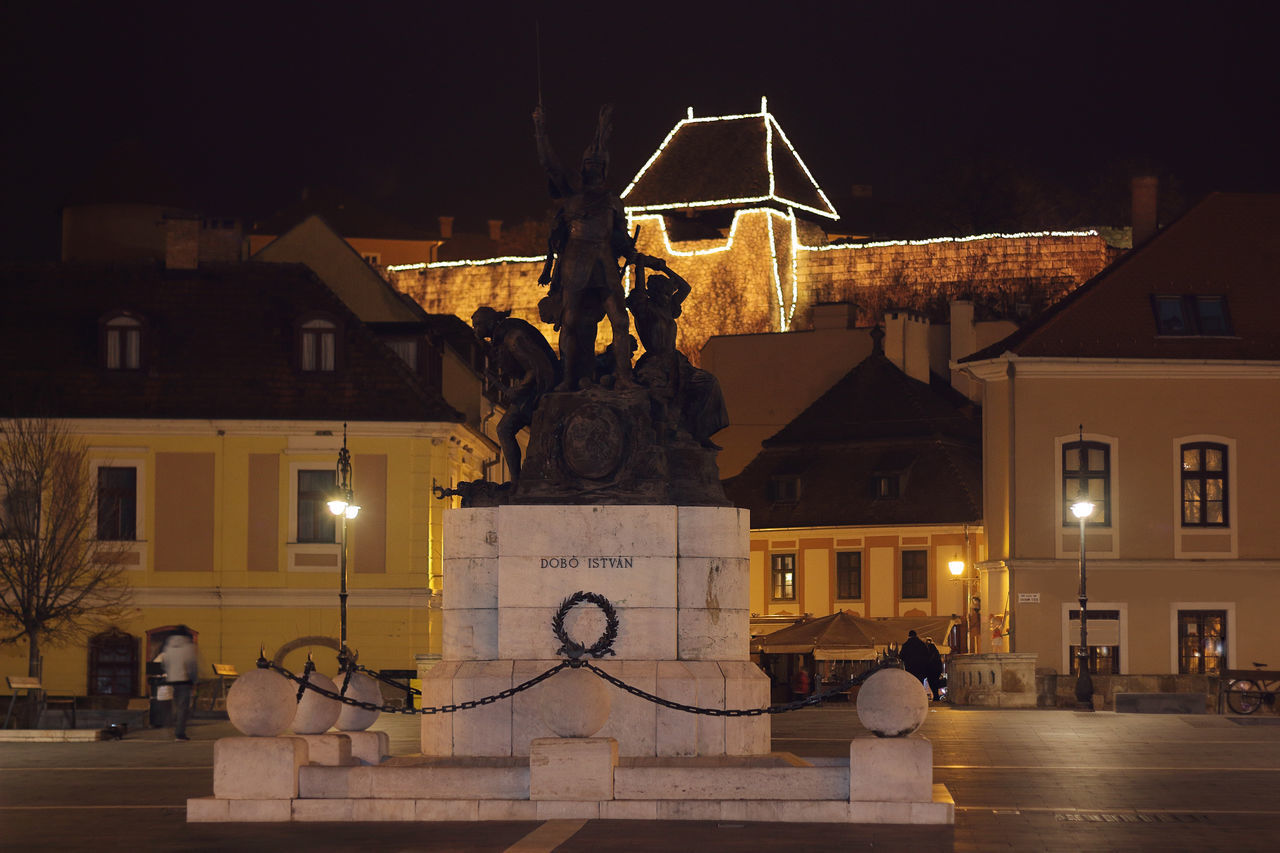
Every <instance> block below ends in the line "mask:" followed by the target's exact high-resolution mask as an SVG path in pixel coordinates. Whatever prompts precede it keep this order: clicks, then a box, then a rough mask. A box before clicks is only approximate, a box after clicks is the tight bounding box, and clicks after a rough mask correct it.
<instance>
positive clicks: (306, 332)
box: [300, 319, 338, 371]
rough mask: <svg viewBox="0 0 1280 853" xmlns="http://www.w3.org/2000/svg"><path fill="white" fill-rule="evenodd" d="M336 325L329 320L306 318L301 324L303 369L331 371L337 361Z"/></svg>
mask: <svg viewBox="0 0 1280 853" xmlns="http://www.w3.org/2000/svg"><path fill="white" fill-rule="evenodd" d="M337 349H338V327H337V325H336V324H335V323H333V322H332V321H331V320H319V319H317V320H308V321H306V322H305V323H303V324H302V353H301V360H300V363H301V365H302V369H303V370H316V371H331V370H333V369H334V366H335V365H336V363H337Z"/></svg>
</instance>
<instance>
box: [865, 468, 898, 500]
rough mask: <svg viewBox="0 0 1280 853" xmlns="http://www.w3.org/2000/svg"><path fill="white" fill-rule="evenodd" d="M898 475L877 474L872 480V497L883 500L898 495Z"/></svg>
mask: <svg viewBox="0 0 1280 853" xmlns="http://www.w3.org/2000/svg"><path fill="white" fill-rule="evenodd" d="M898 482H899V481H898V475H897V474H876V475H875V476H874V477H873V478H872V480H871V497H872V499H873V500H877V501H883V500H890V499H892V498H896V497H898V490H899V486H898Z"/></svg>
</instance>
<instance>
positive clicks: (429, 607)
mask: <svg viewBox="0 0 1280 853" xmlns="http://www.w3.org/2000/svg"><path fill="white" fill-rule="evenodd" d="M3 277H4V289H5V292H6V293H7V294H9V295H10V298H9V305H8V310H7V311H6V312H5V313H4V318H5V319H4V321H3V326H4V329H3V334H0V341H3V343H0V347H3V349H4V361H5V363H6V365H8V367H7V368H6V371H5V376H4V380H3V388H0V401H2V402H0V405H2V406H3V415H4V416H7V417H30V416H50V417H54V418H57V419H59V420H61V421H63V422H64V423H66V424H67V425H68V426H69V427H70V429H71V430H72V431H73V432H74V433H75V434H76V435H78V436H79V437H80V438H81V439H82V440H83V441H84V443H85V444H86V445H87V447H88V451H89V455H90V459H91V465H92V476H91V482H90V487H91V488H93V489H95V490H96V492H97V499H98V508H97V512H98V530H97V534H98V536H99V537H100V538H104V539H111V540H116V541H122V542H124V543H125V544H126V546H127V556H126V564H127V570H126V572H125V577H126V579H127V582H128V585H129V586H130V587H131V589H132V591H133V604H134V610H133V611H132V614H131V615H130V616H129V617H128V618H127V619H125V620H124V621H121V622H119V623H117V624H113V625H109V626H101V627H100V629H99V632H98V634H97V636H95V637H94V638H91V639H90V640H89V642H88V644H87V646H86V645H85V644H84V643H80V644H73V645H70V646H66V647H63V648H52V647H50V646H48V645H45V647H44V648H45V655H44V669H43V679H44V685H45V687H46V689H47V690H49V691H51V692H53V693H61V694H77V695H82V696H83V695H96V694H103V693H106V694H110V695H131V696H141V695H144V692H145V690H146V681H145V675H144V672H145V670H144V664H145V662H146V661H148V660H150V659H151V658H152V657H154V655H155V653H156V651H157V646H158V643H159V642H160V641H161V640H162V639H163V636H164V635H165V634H166V633H167V630H168V629H170V628H172V627H173V626H175V625H178V624H186V625H188V626H190V628H191V629H192V630H193V631H194V632H195V633H196V634H197V643H198V646H199V661H200V673H201V677H202V678H207V677H211V676H212V675H213V670H212V664H215V663H227V664H232V665H234V666H236V667H237V668H238V669H239V670H240V671H241V672H244V671H246V670H247V669H249V668H251V667H252V666H253V663H254V661H255V660H256V659H257V657H258V654H259V650H260V649H264V650H265V652H266V654H267V656H268V657H272V656H278V655H286V658H285V663H286V665H287V666H290V667H291V668H295V669H298V668H300V667H301V666H302V662H303V660H304V658H305V652H306V650H308V649H310V650H312V651H315V652H317V662H318V664H319V666H320V669H321V670H322V671H328V672H330V673H332V672H333V670H334V668H335V667H334V661H333V657H332V654H331V652H330V651H329V650H331V649H333V648H336V645H337V638H338V634H339V607H338V587H339V576H340V569H341V567H342V565H343V562H344V559H343V546H342V542H341V530H342V525H341V524H340V523H337V522H336V521H335V519H334V516H333V515H331V514H330V513H329V512H328V510H327V508H326V507H325V501H326V500H327V499H328V497H329V496H330V493H331V492H332V490H333V488H334V485H335V464H336V461H337V456H338V451H339V449H340V447H341V446H342V444H343V441H344V437H343V429H344V424H345V425H346V429H347V438H346V441H347V445H348V447H349V449H350V453H351V459H352V469H353V482H352V485H353V490H354V495H355V502H356V503H358V504H360V505H361V507H362V509H361V511H360V513H359V515H358V517H357V518H355V519H354V520H352V521H350V522H349V523H348V526H347V531H348V542H347V549H346V560H345V563H346V567H347V571H348V580H349V586H350V600H349V614H350V615H349V645H350V646H351V647H352V648H353V649H356V650H357V651H358V652H359V655H360V657H359V660H360V662H361V663H363V664H365V665H368V666H370V667H374V668H386V669H414V667H415V656H416V655H420V654H424V653H430V652H432V651H434V652H437V653H438V651H439V648H440V621H439V616H440V613H439V610H438V602H439V593H440V590H441V584H442V577H441V555H440V548H441V539H440V530H441V526H440V525H441V513H442V512H443V509H444V506H445V504H444V502H443V501H440V500H437V499H435V498H434V497H433V494H432V488H433V486H436V485H439V486H451V485H454V484H456V483H457V482H459V481H461V480H471V479H477V478H480V477H481V476H482V471H483V467H484V463H485V462H487V461H490V458H489V457H490V453H489V447H488V445H487V444H486V442H485V441H484V440H483V439H482V438H481V437H480V436H479V435H478V433H477V432H476V431H475V429H474V428H472V427H470V426H468V425H466V424H465V423H463V422H462V421H463V416H462V415H461V414H460V413H459V412H458V411H457V410H455V409H454V408H453V407H451V406H450V405H448V404H447V403H446V402H445V401H444V400H443V399H442V398H441V396H440V393H439V390H438V387H432V386H431V385H430V384H428V383H426V382H424V381H422V379H421V377H420V376H417V375H415V374H414V373H413V372H412V371H410V370H409V369H408V367H407V365H406V364H405V363H404V362H403V361H402V360H401V359H400V358H398V357H397V354H396V353H395V352H393V351H392V350H391V349H390V348H389V347H387V346H386V345H384V344H383V343H382V342H380V341H379V339H378V338H377V337H376V336H375V335H374V334H373V333H372V332H371V331H370V329H369V328H368V327H367V326H366V325H365V324H364V323H362V322H361V321H360V319H359V318H358V317H357V316H356V314H354V313H352V311H351V310H349V309H348V308H347V306H346V305H345V304H344V302H343V301H342V300H340V299H339V298H338V297H337V296H335V295H334V293H333V292H331V291H330V290H329V289H327V288H326V287H325V286H324V285H323V284H322V283H321V282H320V281H319V280H318V279H317V278H316V277H315V276H314V275H313V274H312V273H311V272H310V271H309V270H308V269H307V268H305V267H303V266H300V265H294V264H244V263H237V264H225V265H204V266H201V267H199V268H198V269H161V268H157V267H151V266H147V267H143V266H136V267H125V266H117V267H102V266H62V267H41V268H25V269H8V270H5V271H4V272H3ZM290 650H293V651H292V653H290ZM26 654H27V650H26V648H25V645H19V646H8V647H5V648H4V649H2V650H0V666H2V667H3V670H4V672H6V673H9V674H25V673H26V670H27V660H26Z"/></svg>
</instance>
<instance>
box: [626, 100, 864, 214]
mask: <svg viewBox="0 0 1280 853" xmlns="http://www.w3.org/2000/svg"><path fill="white" fill-rule="evenodd" d="M622 199H623V203H624V204H625V205H626V208H627V212H628V213H629V214H635V213H641V212H657V211H663V210H688V209H690V208H700V207H701V208H726V207H729V208H732V207H742V206H759V205H762V204H769V203H772V204H776V205H780V206H782V207H783V208H788V207H789V208H794V209H795V210H798V211H799V210H803V211H807V212H809V213H812V214H815V215H817V216H822V217H826V218H827V219H837V218H838V217H839V214H837V213H836V210H835V208H834V207H832V206H831V202H830V201H829V200H828V199H827V197H826V195H825V194H824V193H823V192H822V189H821V188H820V187H819V186H818V183H817V181H815V180H814V179H813V175H812V174H810V172H809V169H808V167H807V166H805V164H804V161H803V160H801V159H800V155H799V154H797V153H796V150H795V148H794V147H792V145H791V142H790V141H789V140H788V139H787V135H786V134H785V133H783V131H782V127H781V125H779V124H778V120H777V119H776V118H774V117H773V115H772V114H770V113H769V110H768V101H767V99H765V98H761V99H760V112H758V113H748V114H745V115H730V116H708V117H705V118H694V116H693V108H692V107H690V108H689V115H688V117H687V118H684V119H682V120H681V121H680V122H678V123H677V124H676V126H675V127H673V128H672V129H671V132H670V133H668V134H667V138H666V139H664V140H663V141H662V144H661V145H660V146H658V150H657V151H655V152H654V153H653V156H652V157H650V158H649V162H647V163H645V164H644V166H643V168H641V169H640V171H639V172H638V173H637V174H636V176H635V178H634V179H633V180H632V181H631V184H630V185H629V186H628V187H627V188H626V189H625V190H623V191H622Z"/></svg>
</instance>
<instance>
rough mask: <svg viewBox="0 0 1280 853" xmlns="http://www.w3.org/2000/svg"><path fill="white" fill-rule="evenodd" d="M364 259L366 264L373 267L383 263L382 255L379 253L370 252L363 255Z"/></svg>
mask: <svg viewBox="0 0 1280 853" xmlns="http://www.w3.org/2000/svg"><path fill="white" fill-rule="evenodd" d="M363 257H364V262H365V263H366V264H368V265H369V266H371V267H376V266H377V265H378V264H380V263H382V255H381V254H380V253H379V252H368V253H366V254H365V255H363Z"/></svg>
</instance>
